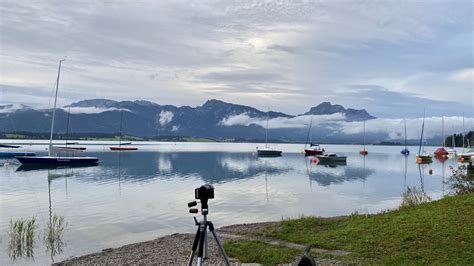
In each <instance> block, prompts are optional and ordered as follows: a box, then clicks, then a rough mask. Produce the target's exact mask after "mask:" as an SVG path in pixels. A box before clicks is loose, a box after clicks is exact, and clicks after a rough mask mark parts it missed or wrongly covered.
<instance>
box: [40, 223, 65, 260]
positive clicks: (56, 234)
mask: <svg viewBox="0 0 474 266" xmlns="http://www.w3.org/2000/svg"><path fill="white" fill-rule="evenodd" d="M66 226H67V223H66V222H65V221H64V217H63V216H59V215H56V214H54V215H53V217H52V218H51V222H50V223H48V225H47V228H46V231H45V234H44V237H43V240H44V243H45V246H46V250H48V251H50V252H51V254H52V255H56V254H61V253H62V252H63V247H64V245H65V243H64V241H63V233H64V230H65V229H66Z"/></svg>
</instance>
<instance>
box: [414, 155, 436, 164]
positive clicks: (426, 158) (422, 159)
mask: <svg viewBox="0 0 474 266" xmlns="http://www.w3.org/2000/svg"><path fill="white" fill-rule="evenodd" d="M432 161H433V158H432V157H431V155H423V154H417V155H416V163H417V164H425V163H431V162H432Z"/></svg>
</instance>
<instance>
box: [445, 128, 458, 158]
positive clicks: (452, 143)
mask: <svg viewBox="0 0 474 266" xmlns="http://www.w3.org/2000/svg"><path fill="white" fill-rule="evenodd" d="M455 148H456V143H455V141H454V132H453V135H452V137H451V148H448V149H446V151H447V152H448V155H449V156H456V155H457V152H456V150H455Z"/></svg>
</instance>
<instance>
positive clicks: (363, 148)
mask: <svg viewBox="0 0 474 266" xmlns="http://www.w3.org/2000/svg"><path fill="white" fill-rule="evenodd" d="M359 154H360V155H363V156H365V155H367V154H369V152H368V151H367V150H366V149H365V120H364V143H363V146H362V150H360V151H359Z"/></svg>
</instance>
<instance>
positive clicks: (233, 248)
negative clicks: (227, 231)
mask: <svg viewBox="0 0 474 266" xmlns="http://www.w3.org/2000/svg"><path fill="white" fill-rule="evenodd" d="M224 248H225V250H226V253H227V254H228V255H229V256H231V257H234V258H239V261H240V262H242V263H246V262H258V263H262V264H276V263H285V262H291V261H293V260H294V259H295V258H296V257H297V256H298V255H300V253H301V251H300V250H297V249H292V248H287V247H279V246H272V245H269V244H266V243H262V242H259V241H247V240H244V241H229V242H226V243H225V245H224Z"/></svg>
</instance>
